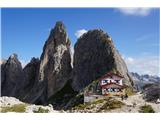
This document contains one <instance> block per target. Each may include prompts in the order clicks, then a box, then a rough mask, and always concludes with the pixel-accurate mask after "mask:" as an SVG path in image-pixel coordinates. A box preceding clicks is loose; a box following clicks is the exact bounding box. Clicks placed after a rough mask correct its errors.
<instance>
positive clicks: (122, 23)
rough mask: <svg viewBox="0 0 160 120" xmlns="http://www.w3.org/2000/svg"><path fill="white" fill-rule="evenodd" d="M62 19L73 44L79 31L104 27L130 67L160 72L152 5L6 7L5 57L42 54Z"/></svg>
mask: <svg viewBox="0 0 160 120" xmlns="http://www.w3.org/2000/svg"><path fill="white" fill-rule="evenodd" d="M59 20H60V21H63V22H64V24H65V26H66V29H67V32H68V35H69V38H70V40H71V42H72V46H73V45H74V44H75V42H76V41H77V35H78V34H81V33H84V32H85V31H87V30H90V29H95V28H99V29H103V30H104V31H106V32H107V33H108V34H109V35H110V36H111V37H112V39H113V41H114V43H115V46H116V48H117V49H118V50H119V52H120V53H121V55H122V57H123V58H124V60H125V61H126V63H127V66H128V68H129V70H130V71H134V72H139V73H140V74H145V73H147V74H153V75H160V73H159V9H151V8H134V9H129V8H126V9H122V8H107V9H105V8H103V9H102V8H101V9H95V8H92V9H91V8H90V9H89V8H88V9H87V8H85V9H84V8H83V9H80V8H72V9H71V8H70V9H67V8H66V9H64V8H59V9H58V8H56V9H55V8H54V9H53V8H45V9H44V8H36V9H34V8H32V9H31V8H26V9H24V8H23V9H22V8H21V9H20V8H19V9H18V8H17V9H15V8H14V9H4V8H3V9H2V10H1V23H2V24H1V27H2V28H1V29H2V30H1V32H2V58H8V57H9V55H11V54H12V53H17V54H18V56H19V59H20V60H21V62H22V64H25V63H26V62H28V61H29V60H30V59H31V57H39V56H40V55H41V53H42V48H43V45H44V43H45V41H46V40H47V38H48V35H49V32H50V29H51V28H53V27H54V25H55V23H56V21H59ZM76 33H77V34H76Z"/></svg>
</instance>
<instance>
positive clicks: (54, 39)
mask: <svg viewBox="0 0 160 120" xmlns="http://www.w3.org/2000/svg"><path fill="white" fill-rule="evenodd" d="M71 70H72V68H71V55H70V40H69V38H68V35H67V33H66V30H65V26H64V25H63V23H62V22H57V23H56V25H55V27H54V29H52V30H51V32H50V36H49V38H48V40H47V41H46V42H45V45H44V47H43V53H42V55H41V58H40V69H39V81H45V82H46V84H47V95H48V98H49V97H51V96H52V95H54V94H55V93H56V92H57V91H59V90H60V89H61V88H62V87H63V86H64V85H65V84H66V82H67V81H68V80H69V79H70V73H71Z"/></svg>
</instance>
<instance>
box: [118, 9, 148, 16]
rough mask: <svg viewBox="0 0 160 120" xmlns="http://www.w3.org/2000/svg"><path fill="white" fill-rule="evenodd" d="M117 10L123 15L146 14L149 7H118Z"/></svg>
mask: <svg viewBox="0 0 160 120" xmlns="http://www.w3.org/2000/svg"><path fill="white" fill-rule="evenodd" d="M118 11H119V12H121V13H123V14H124V15H134V16H147V15H149V14H150V12H151V8H118Z"/></svg>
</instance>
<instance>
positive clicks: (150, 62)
mask: <svg viewBox="0 0 160 120" xmlns="http://www.w3.org/2000/svg"><path fill="white" fill-rule="evenodd" d="M124 60H125V62H126V64H127V66H128V69H129V71H131V72H137V73H140V74H150V75H158V76H160V65H159V64H160V59H159V57H158V56H145V57H144V56H142V57H139V58H138V57H136V58H133V57H124Z"/></svg>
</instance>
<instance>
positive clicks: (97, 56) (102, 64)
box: [72, 30, 132, 91]
mask: <svg viewBox="0 0 160 120" xmlns="http://www.w3.org/2000/svg"><path fill="white" fill-rule="evenodd" d="M109 71H116V72H118V73H120V74H121V75H123V76H124V78H125V80H124V83H125V84H126V85H129V86H131V85H132V78H131V77H130V75H129V72H128V69H127V66H126V64H125V62H124V61H123V59H122V58H121V55H120V54H119V52H118V51H117V50H116V48H115V46H114V44H113V41H112V39H111V37H109V35H108V34H106V33H104V32H103V31H102V30H90V31H88V32H87V33H85V34H84V35H83V36H82V37H80V38H79V39H78V41H77V43H76V44H75V47H74V63H73V75H72V76H73V83H72V86H73V88H74V89H75V90H76V91H79V90H81V89H83V88H84V87H85V86H87V85H88V84H90V83H91V82H92V81H93V80H96V79H97V78H99V77H101V76H102V75H104V74H105V73H107V72H109Z"/></svg>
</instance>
